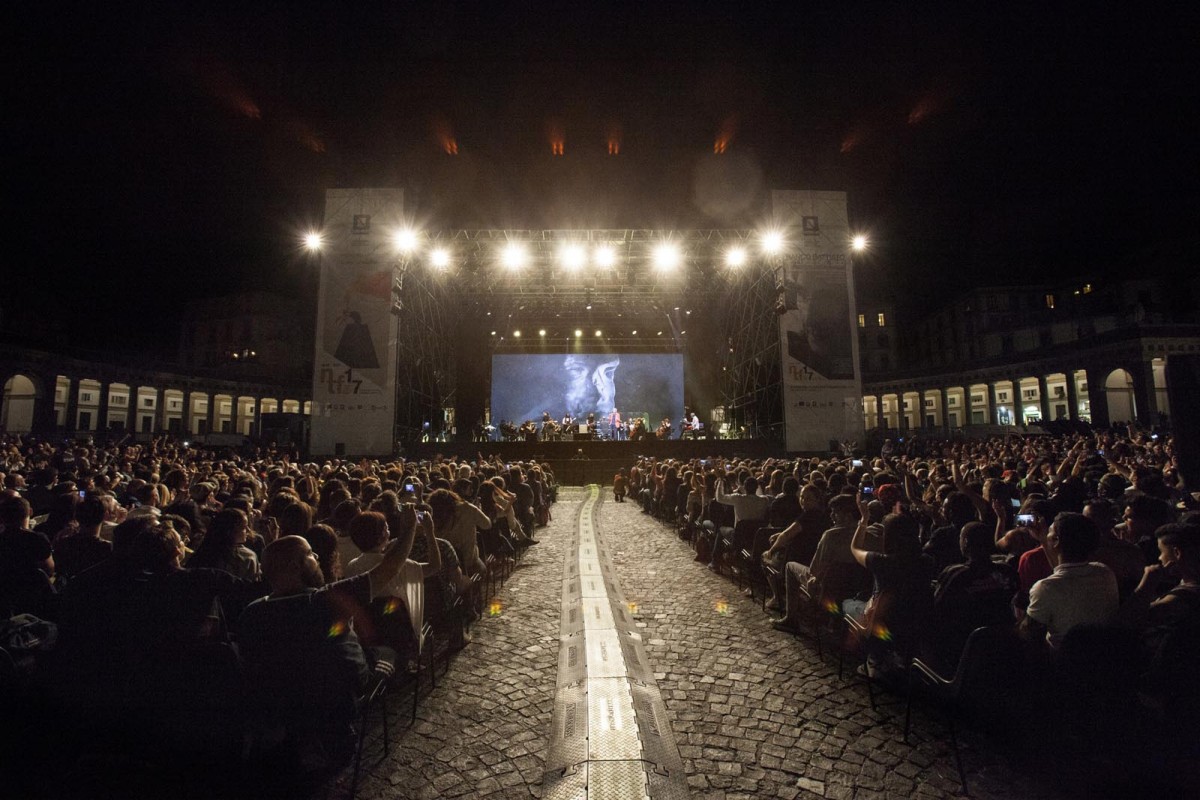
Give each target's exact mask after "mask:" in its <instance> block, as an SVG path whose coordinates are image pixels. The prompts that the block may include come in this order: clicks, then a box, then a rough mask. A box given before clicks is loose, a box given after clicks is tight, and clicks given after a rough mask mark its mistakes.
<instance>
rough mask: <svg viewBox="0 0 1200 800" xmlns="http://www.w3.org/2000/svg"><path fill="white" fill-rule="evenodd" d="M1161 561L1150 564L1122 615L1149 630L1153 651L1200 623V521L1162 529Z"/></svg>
mask: <svg viewBox="0 0 1200 800" xmlns="http://www.w3.org/2000/svg"><path fill="white" fill-rule="evenodd" d="M1156 538H1157V540H1158V549H1159V557H1158V562H1157V563H1155V564H1151V565H1150V566H1148V567H1146V568H1145V570H1144V571H1143V574H1142V579H1141V581H1140V582H1139V583H1138V585H1137V588H1136V589H1135V590H1134V592H1133V595H1132V597H1130V599H1129V601H1128V603H1127V604H1126V605H1125V606H1124V607H1123V608H1122V609H1121V619H1122V621H1124V622H1128V623H1131V624H1134V625H1136V626H1137V627H1139V628H1141V629H1142V630H1143V631H1144V632H1145V638H1146V640H1147V644H1148V646H1149V649H1150V651H1151V653H1154V652H1155V651H1157V649H1158V647H1159V646H1160V645H1161V643H1162V640H1163V638H1165V636H1166V635H1168V634H1170V633H1172V632H1173V631H1175V630H1177V629H1180V628H1185V627H1194V626H1196V625H1197V624H1200V525H1196V524H1189V523H1181V522H1173V523H1171V524H1169V525H1164V526H1162V527H1161V528H1159V529H1158V533H1157V536H1156Z"/></svg>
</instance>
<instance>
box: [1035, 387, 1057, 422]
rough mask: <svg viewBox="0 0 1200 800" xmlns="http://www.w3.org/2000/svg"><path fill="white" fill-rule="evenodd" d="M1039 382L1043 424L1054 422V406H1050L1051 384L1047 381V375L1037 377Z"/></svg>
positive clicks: (1039, 400)
mask: <svg viewBox="0 0 1200 800" xmlns="http://www.w3.org/2000/svg"><path fill="white" fill-rule="evenodd" d="M1037 382H1038V403H1040V404H1041V406H1042V424H1043V425H1044V424H1046V423H1047V422H1053V421H1054V417H1053V416H1051V411H1052V406H1051V404H1050V384H1049V383H1048V382H1047V381H1046V376H1045V375H1038V376H1037Z"/></svg>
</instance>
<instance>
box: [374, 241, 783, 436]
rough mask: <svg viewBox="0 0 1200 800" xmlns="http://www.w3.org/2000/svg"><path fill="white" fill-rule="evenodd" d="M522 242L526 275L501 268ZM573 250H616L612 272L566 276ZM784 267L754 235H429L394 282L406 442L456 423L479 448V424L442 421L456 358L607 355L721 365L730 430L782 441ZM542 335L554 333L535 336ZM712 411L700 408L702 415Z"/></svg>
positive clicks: (399, 430)
mask: <svg viewBox="0 0 1200 800" xmlns="http://www.w3.org/2000/svg"><path fill="white" fill-rule="evenodd" d="M513 242H516V243H519V244H520V245H521V246H522V247H523V248H525V250H526V253H527V256H528V260H527V263H526V264H525V265H524V266H523V267H522V268H520V269H509V268H507V267H505V266H504V265H503V264H502V262H501V258H500V253H501V252H502V249H503V248H504V247H505V246H506V245H508V244H509V243H513ZM664 243H670V244H672V245H673V246H675V247H677V248H678V249H679V251H680V254H681V262H680V264H679V266H678V267H677V268H675V269H673V270H660V269H658V268H656V266H655V263H654V258H653V255H654V250H655V248H656V247H657V246H659V245H661V244H664ZM567 245H578V246H582V247H584V248H586V249H587V251H588V254H589V258H590V257H591V255H592V254H594V253H595V251H596V249H597V248H599V247H606V248H610V250H611V252H612V255H613V263H612V265H611V266H610V267H597V266H593V265H592V264H590V263H589V264H588V265H586V266H584V267H581V268H579V269H569V268H567V267H566V266H564V265H563V263H562V259H561V253H562V249H563V247H564V246H567ZM732 247H740V248H742V249H743V250H744V252H745V255H746V261H745V263H744V264H742V265H741V266H739V267H736V268H733V267H730V266H728V265H727V264H726V254H727V253H728V251H729V249H730V248H732ZM438 250H440V251H442V252H443V253H445V254H446V255H447V256H448V257H449V258H448V263H447V264H446V265H445V266H444V267H441V268H439V267H435V266H433V264H432V263H431V259H430V255H431V254H432V253H433V252H435V251H438ZM774 266H775V265H774V264H773V263H772V262H771V260H769V259H768V258H766V257H765V256H763V255H762V253H761V251H760V250H759V234H758V233H757V232H756V231H752V230H741V229H737V230H734V229H714V230H650V229H605V230H500V229H483V230H459V229H456V230H443V231H432V232H427V233H425V234H423V235H422V237H421V240H420V243H419V246H418V248H417V249H416V250H414V251H413V253H411V254H409V255H406V256H405V257H403V258H400V259H398V261H397V263H396V271H395V280H394V282H393V314H394V315H395V317H396V324H397V339H398V347H397V364H396V376H397V381H396V387H397V390H396V438H397V441H398V442H400V443H402V444H403V443H413V442H419V441H429V440H432V439H438V438H441V437H444V436H446V431H448V430H449V428H450V427H451V426H453V425H455V423H456V422H457V438H460V439H463V438H467V437H468V436H469V427H470V424H471V421H469V420H457V421H455V420H453V419H446V415H445V411H446V409H453V408H454V406H455V402H456V400H457V399H458V398H459V393H458V391H457V388H458V387H457V386H456V359H457V356H458V355H459V353H457V352H456V349H457V348H463V347H474V348H484V349H487V350H488V351H490V352H493V353H495V352H555V351H560V350H569V349H571V348H579V347H583V348H593V347H599V346H603V347H605V348H609V349H613V350H621V351H623V352H625V351H627V352H681V353H685V355H686V354H687V353H688V352H689V350H690V351H692V353H693V355H694V356H695V357H699V358H704V359H715V360H716V361H717V362H719V363H720V366H721V370H720V372H719V374H718V376H717V381H718V383H719V385H718V386H717V387H714V388H716V392H715V396H717V397H719V398H720V402H721V403H722V404H723V406H724V409H725V414H726V420H727V421H728V422H729V429H730V431H731V432H732V433H734V434H740V435H741V436H745V437H754V438H762V437H765V438H772V439H773V438H778V439H780V440H782V428H783V412H782V406H781V397H782V392H781V383H780V367H779V333H778V319H777V317H776V315H775V313H774V303H775V299H776V296H777V292H776V288H775V276H774ZM689 312H690V313H689ZM689 328H690V330H689ZM517 330H520V331H522V336H521V337H519V338H518V337H515V336H514V335H513V334H514V332H515V331H517ZM540 330H545V331H546V334H545V335H544V336H539V335H538V331H540ZM576 330H581V331H582V332H583V336H582V339H580V338H579V337H576V336H575V331H576ZM595 330H600V331H602V332H603V337H602V339H600V338H595V337H594V332H595ZM635 331H636V333H635ZM708 411H710V409H708V408H704V409H701V413H702V415H704V414H707V413H708ZM450 413H451V414H453V412H452V411H451V412H450Z"/></svg>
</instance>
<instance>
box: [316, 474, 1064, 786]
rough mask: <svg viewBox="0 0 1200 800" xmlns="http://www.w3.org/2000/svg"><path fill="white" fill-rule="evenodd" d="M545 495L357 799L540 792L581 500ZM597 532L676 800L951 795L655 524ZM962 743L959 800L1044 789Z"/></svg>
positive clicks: (878, 719)
mask: <svg viewBox="0 0 1200 800" xmlns="http://www.w3.org/2000/svg"><path fill="white" fill-rule="evenodd" d="M559 497H560V499H559V502H558V504H556V505H555V506H554V521H552V522H551V523H550V525H549V526H548V527H547V528H545V529H543V530H541V531H540V532H539V534H538V538H539V539H540V540H541V542H542V544H540V545H538V546H537V547H534V548H532V549H531V550H530V551H529V553H528V554H527V556H526V559H525V561H524V563H523V564H522V565H521V566H520V567H519V568H518V569H517V570H516V572H515V573H514V575H513V576H512V578H511V579H510V580H509V581H508V583H507V585H506V586H505V587H504V588H503V589H502V590H501V591H500V592H499V594H498V596H497V600H498V601H499V602H500V603H501V608H502V612H501V614H500V616H497V617H490V618H485V619H483V620H481V621H480V622H479V623H477V624H476V625H475V626H474V629H473V638H474V641H473V642H472V644H470V645H469V646H468V647H467V648H466V649H465V650H464V651H463V652H462V653H460V654H459V655H458V656H457V657H455V659H454V661H453V662H452V664H451V667H450V670H449V673H448V674H447V675H446V676H445V677H444V678H443V677H442V676H440V675H439V677H438V688H437V689H436V690H435V691H434V692H433V693H432V694H429V695H427V696H424V697H422V700H421V705H420V708H419V711H418V719H417V722H416V724H415V725H414V726H412V727H411V728H409V727H407V725H408V711H409V707H408V705H407V703H408V702H410V701H409V698H408V697H406V696H404V695H401V696H398V697H393V698H391V707H392V715H393V716H392V720H393V723H394V724H393V728H392V749H391V755H390V756H389V757H388V758H387V759H385V760H384V761H383V762H381V763H374V764H373V765H371V764H365V765H364V768H365V769H364V773H365V774H364V777H363V778H362V780H361V782H360V786H359V796H360V797H364V798H392V797H404V798H406V797H414V798H433V797H458V796H469V797H513V798H517V797H540V796H541V792H542V786H541V781H542V778H543V770H544V764H545V757H546V747H547V743H548V738H549V732H550V719H551V713H552V711H553V697H554V690H555V680H556V672H557V667H558V664H557V655H558V651H557V642H558V632H559V617H560V611H561V606H560V602H561V600H560V597H561V586H562V583H561V581H562V569H563V557H564V554H565V550H564V547H565V545H566V542H567V539H568V535H569V532H570V530H571V527H572V526H573V525H574V524H575V522H576V519H577V517H578V511H579V505H580V502H581V501H582V499H583V492H582V491H581V490H571V489H566V490H564V491H562V492H560V495H559ZM598 524H599V529H600V530H601V531H602V532H603V535H604V538H605V541H606V542H607V544H608V547H609V548H610V552H611V553H612V556H613V563H614V565H615V567H616V570H617V573H618V578H619V581H620V583H621V586H622V588H623V591H624V594H625V598H626V600H627V601H629V602H630V603H636V604H637V613H636V619H637V625H638V630H639V632H640V633H641V634H642V637H643V641H644V642H645V644H646V651H647V653H648V655H649V659H650V662H651V665H652V667H653V669H654V671H655V679H656V681H657V683H658V687H659V689H660V690H661V691H662V695H663V699H664V700H665V703H666V707H667V711H668V716H669V717H670V720H671V723H672V725H673V728H674V734H675V740H676V742H677V744H678V745H679V750H680V754H681V755H682V757H683V760H684V766H685V771H686V773H687V775H686V779H687V782H688V785H689V786H690V787H691V790H692V793H693V796H695V797H700V798H729V799H730V800H732V799H733V798H751V797H782V798H796V797H802V798H811V797H829V798H852V797H853V798H876V797H878V798H884V797H916V798H935V797H952V796H956V795H958V792H959V784H958V779H957V774H956V771H955V767H954V762H953V757H952V754H951V753H950V750H949V744H948V741H947V740H946V739H945V736H944V729H943V725H942V723H941V722H940V721H939V720H936V719H932V718H931V717H929V716H927V715H925V714H923V713H921V712H920V711H919V710H914V716H913V731H912V734H911V736H910V742H911V744H905V743H904V742H903V741H902V740H901V732H902V726H903V721H904V720H903V718H904V707H903V704H902V703H900V702H898V701H897V700H896V699H895V698H893V697H890V696H887V695H882V696H881V704H880V707H879V711H878V712H876V711H872V709H871V706H870V703H869V700H868V696H867V690H866V687H865V685H864V684H863V682H862V681H861V680H855V681H851V680H850V679H849V678H847V679H843V680H839V679H838V676H837V667H836V663H835V662H834V661H833V660H832V659H830V657H829V655H828V654H827V655H826V661H825V662H822V661H821V660H820V659H818V658H817V654H816V650H815V648H814V647H812V646H811V644H810V643H809V642H807V641H804V640H797V639H794V638H793V637H791V636H789V635H786V634H784V633H780V632H778V631H775V630H773V629H772V628H771V625H770V621H769V618H768V616H767V615H766V614H764V613H763V612H762V611H761V608H760V606H759V605H758V604H757V603H756V602H754V601H752V600H750V598H747V597H742V596H740V595H739V594H738V592H737V591H736V589H735V588H734V587H733V585H732V584H731V583H730V582H729V581H728V580H726V579H724V578H721V577H719V576H716V575H713V574H712V573H710V572H709V571H708V570H707V569H706V568H705V567H704V565H702V564H697V563H694V562H693V561H692V551H691V550H690V548H689V547H688V546H687V544H686V543H684V542H682V541H680V540H679V538H678V537H677V536H676V535H675V533H674V531H673V530H672V529H670V528H668V527H666V526H664V525H663V524H662V523H660V522H658V521H657V520H654V519H652V518H651V517H649V516H646V515H643V514H642V513H641V512H640V509H639V507H638V506H637V505H636V504H634V503H628V502H627V503H623V504H617V503H613V502H612V501H611V495H610V496H608V497H607V498H606V499H605V501H604V502H603V503H602V505H601V507H600V511H599V517H598ZM375 727H376V729H377V727H378V726H375ZM963 738H964V741H963V745H964V749H963V758H964V761H965V766H966V769H967V773H968V778H969V780H970V783H971V794H972V796H973V797H979V798H1036V797H1050V796H1053V795H1052V794H1051V793H1050V792H1049V791H1048V790H1047V789H1046V787H1044V786H1039V785H1038V784H1036V783H1033V782H1031V781H1030V780H1029V779H1028V778H1025V777H1024V776H1022V775H1020V774H1019V773H1018V770H1016V769H1015V768H1014V767H1013V766H1011V765H1009V764H1007V763H1006V762H1005V761H1004V760H1003V759H1002V758H1001V757H999V756H998V755H995V754H994V753H993V750H994V748H992V747H990V746H989V745H988V744H987V743H986V742H984V741H982V740H979V739H976V738H973V737H972V736H971V735H970V734H967V735H966V736H965V737H963ZM372 752H373V751H372ZM345 780H346V779H345V777H343V779H342V780H341V783H342V784H343V786H342V787H338V788H344V784H345ZM958 796H961V795H958Z"/></svg>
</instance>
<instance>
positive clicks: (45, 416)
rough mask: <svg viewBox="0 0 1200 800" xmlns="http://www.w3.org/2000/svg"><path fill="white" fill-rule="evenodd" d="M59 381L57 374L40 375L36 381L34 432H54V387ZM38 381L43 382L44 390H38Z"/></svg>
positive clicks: (42, 387)
mask: <svg viewBox="0 0 1200 800" xmlns="http://www.w3.org/2000/svg"><path fill="white" fill-rule="evenodd" d="M57 382H58V376H57V375H53V374H51V375H39V376H37V380H36V381H35V383H34V396H33V420H32V428H33V432H34V433H53V432H54V428H55V419H54V388H55V385H56V384H57ZM37 383H41V385H42V386H41V389H42V391H41V392H40V393H39V392H38V391H37V385H36V384H37Z"/></svg>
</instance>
